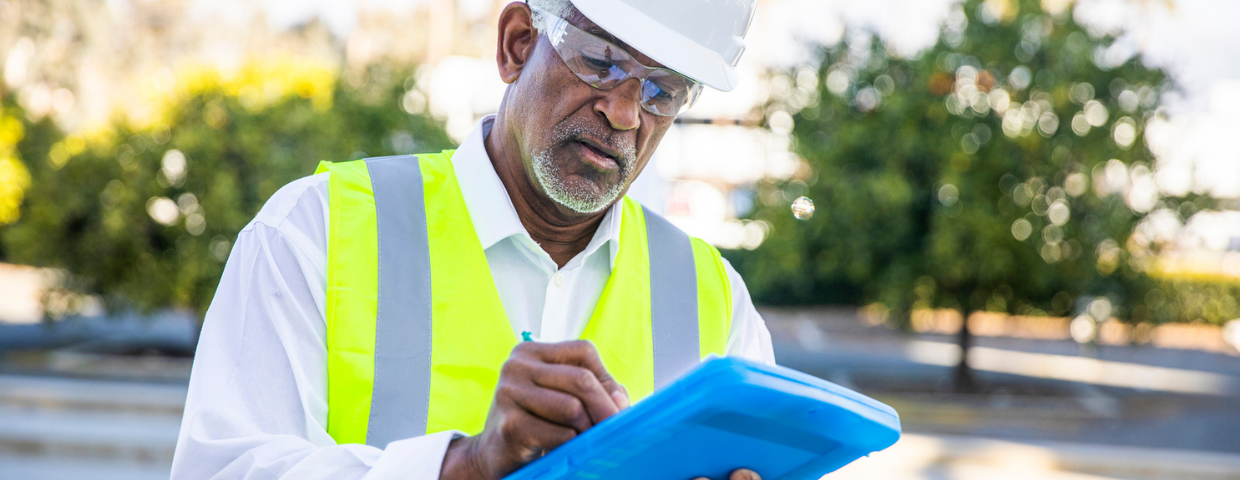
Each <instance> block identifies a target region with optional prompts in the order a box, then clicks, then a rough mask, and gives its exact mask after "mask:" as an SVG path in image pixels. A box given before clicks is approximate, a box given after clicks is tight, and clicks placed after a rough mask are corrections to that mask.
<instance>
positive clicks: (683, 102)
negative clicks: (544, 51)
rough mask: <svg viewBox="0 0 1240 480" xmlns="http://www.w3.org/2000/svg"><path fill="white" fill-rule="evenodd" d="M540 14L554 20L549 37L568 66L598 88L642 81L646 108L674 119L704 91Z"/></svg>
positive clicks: (600, 39) (570, 25)
mask: <svg viewBox="0 0 1240 480" xmlns="http://www.w3.org/2000/svg"><path fill="white" fill-rule="evenodd" d="M536 11H537V12H538V13H539V14H540V15H546V16H547V17H548V18H549V19H550V20H551V22H550V26H549V28H548V29H547V30H548V31H547V32H546V34H547V38H548V39H549V40H551V45H552V47H554V48H555V51H556V53H558V54H559V55H560V58H561V59H562V60H564V65H565V66H567V67H568V69H569V70H570V71H572V72H573V73H574V74H575V75H577V78H580V79H581V81H583V82H586V83H587V84H589V85H590V86H592V87H594V88H600V89H604V90H608V89H611V88H615V87H616V86H618V85H620V84H621V83H624V82H625V81H626V80H628V79H630V78H633V77H637V78H640V79H642V98H641V105H642V108H644V109H645V110H646V111H648V112H650V113H653V114H655V115H662V116H673V115H676V114H679V113H681V112H682V111H684V110H685V109H688V108H689V106H690V105H692V104H693V101H694V100H696V99H697V95H698V94H699V93H700V92H701V85H699V84H698V83H696V82H694V81H693V80H689V79H688V78H686V77H685V76H683V75H680V74H678V73H676V72H673V71H671V70H668V69H666V68H651V67H647V66H645V65H642V64H641V62H638V61H637V59H635V58H633V56H632V55H629V53H628V52H626V51H625V50H624V49H622V48H620V47H618V46H616V45H615V44H612V43H611V42H608V41H606V40H603V39H602V38H599V37H597V36H595V35H592V34H590V33H587V32H585V31H583V30H581V29H579V28H577V27H575V26H573V25H572V24H570V23H568V21H566V20H564V19H562V18H558V17H554V16H552V15H550V14H549V13H547V12H545V11H543V10H541V9H536Z"/></svg>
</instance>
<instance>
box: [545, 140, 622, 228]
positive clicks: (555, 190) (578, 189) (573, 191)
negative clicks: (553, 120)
mask: <svg viewBox="0 0 1240 480" xmlns="http://www.w3.org/2000/svg"><path fill="white" fill-rule="evenodd" d="M582 134H588V135H590V136H591V137H594V138H596V139H603V138H608V136H609V135H607V134H606V132H599V131H598V129H596V128H593V127H590V126H587V125H583V124H581V123H577V122H574V121H569V122H567V123H561V124H559V125H556V132H555V135H554V137H553V138H552V141H551V147H549V148H546V149H534V151H533V152H531V153H532V154H533V155H532V159H531V160H532V162H531V163H532V166H533V168H534V177H535V178H536V179H537V180H538V184H539V185H540V186H542V189H543V191H544V192H547V196H548V197H551V200H552V201H554V202H555V203H558V204H560V205H563V206H564V207H566V208H568V209H569V210H572V211H574V212H577V213H597V212H599V211H601V210H603V209H604V208H607V206H609V205H611V204H612V203H614V202H615V201H616V199H618V198H620V194H621V193H623V192H624V187H625V184H626V182H625V180H627V179H628V178H629V174H631V173H632V169H633V164H634V163H636V158H637V147H636V146H634V145H633V144H628V143H624V142H622V144H620V145H613V147H615V148H617V149H618V150H619V151H620V155H619V156H620V158H617V159H616V163H617V164H619V166H620V181H619V182H616V184H615V185H612V186H611V187H610V188H608V189H607V191H606V192H603V193H602V194H601V195H600V194H595V193H593V192H592V189H590V188H588V187H582V186H580V185H570V184H569V183H567V182H565V181H564V175H563V173H564V172H563V171H562V169H561V168H560V166H559V165H558V164H556V162H555V157H554V156H552V154H551V149H552V148H554V147H555V146H557V145H561V144H563V143H565V142H567V141H569V140H572V139H574V138H576V137H577V136H578V135H582Z"/></svg>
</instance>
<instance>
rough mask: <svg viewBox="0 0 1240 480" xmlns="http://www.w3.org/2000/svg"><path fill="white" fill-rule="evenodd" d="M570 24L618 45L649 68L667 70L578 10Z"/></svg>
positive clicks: (571, 18)
mask: <svg viewBox="0 0 1240 480" xmlns="http://www.w3.org/2000/svg"><path fill="white" fill-rule="evenodd" d="M569 23H572V24H573V26H576V27H577V28H580V29H581V30H582V31H584V32H586V33H589V34H590V35H594V36H596V37H599V38H601V39H603V40H607V41H608V42H611V43H614V44H616V46H618V47H620V48H623V49H624V51H626V52H628V53H629V55H632V56H633V57H634V58H636V59H637V60H638V61H640V62H641V63H642V64H643V65H646V66H647V67H653V68H667V67H665V66H664V65H663V64H662V63H659V62H657V61H655V59H653V58H650V57H649V56H647V55H646V54H644V53H642V52H641V51H639V50H637V49H636V48H633V47H632V46H630V45H629V44H627V43H624V41H623V40H620V39H619V38H616V36H615V35H612V34H611V32H608V31H607V30H605V29H603V27H600V26H598V24H597V23H594V22H593V21H591V20H590V19H589V18H586V16H585V15H584V14H582V13H581V12H580V11H578V10H577V9H576V8H574V9H573V14H572V15H571V16H570V18H569Z"/></svg>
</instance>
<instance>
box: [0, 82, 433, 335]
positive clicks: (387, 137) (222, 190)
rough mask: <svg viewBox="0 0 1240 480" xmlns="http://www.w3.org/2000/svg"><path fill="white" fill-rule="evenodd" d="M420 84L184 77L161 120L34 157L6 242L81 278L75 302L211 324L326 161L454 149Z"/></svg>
mask: <svg viewBox="0 0 1240 480" xmlns="http://www.w3.org/2000/svg"><path fill="white" fill-rule="evenodd" d="M410 72H411V71H410V70H409V69H405V70H394V69H392V68H389V67H386V66H382V65H376V66H371V67H369V68H368V69H366V70H364V71H357V72H352V73H350V74H348V75H343V76H341V75H338V74H337V72H336V71H335V70H334V69H332V68H330V67H327V66H322V65H316V64H306V63H304V62H295V61H287V60H285V61H280V60H277V61H265V62H253V63H250V64H248V65H247V66H245V67H243V68H242V69H240V71H239V72H238V73H237V74H235V75H234V76H232V77H229V78H223V77H221V76H220V74H219V73H218V72H215V71H213V70H194V71H187V72H183V73H182V74H180V75H179V76H178V79H177V85H178V87H179V88H178V91H177V93H176V94H175V95H173V96H172V97H171V98H167V99H163V100H162V101H161V102H156V106H157V107H158V108H157V109H156V110H157V111H158V112H159V114H158V115H156V116H155V118H154V119H153V120H146V121H138V120H133V119H129V118H124V117H118V118H117V120H115V121H113V122H112V123H111V124H110V125H108V126H107V127H106V128H105V129H103V130H102V131H96V132H88V133H82V134H74V135H70V136H68V137H66V138H64V139H63V140H61V141H59V142H56V143H54V144H52V145H51V146H50V147H49V148H48V149H47V150H46V151H45V152H43V153H42V154H41V155H38V156H34V157H28V159H27V166H28V168H29V171H30V177H31V182H30V186H29V188H28V189H26V191H25V201H24V203H23V205H22V209H21V219H20V220H19V221H17V222H16V223H14V224H12V225H10V226H8V227H5V228H4V229H3V230H0V234H2V235H3V244H4V248H5V250H4V253H5V257H6V260H7V261H10V262H17V263H25V264H31V265H37V266H44V267H54V268H58V269H63V270H64V271H67V272H70V273H71V275H70V277H69V281H68V282H67V283H66V285H64V286H63V287H64V288H66V289H68V290H69V291H71V292H76V293H89V294H98V295H101V296H102V297H103V298H104V300H105V304H106V305H107V306H108V308H109V309H114V310H115V309H138V310H145V311H149V310H153V309H159V308H183V309H189V310H192V311H194V312H197V313H198V314H199V315H201V314H202V313H203V312H205V310H206V307H207V305H208V304H209V303H210V300H211V297H212V295H213V294H214V292H215V287H216V284H217V282H218V281H219V277H220V274H221V273H222V271H223V265H224V263H223V262H224V260H225V259H226V258H227V255H228V252H229V249H230V246H231V242H232V241H233V239H234V238H235V237H236V235H237V233H238V232H239V231H240V230H241V228H242V227H244V226H245V224H246V223H247V222H249V221H250V219H251V218H252V217H253V216H254V215H255V214H256V213H257V212H258V209H259V208H260V207H261V206H262V204H263V203H264V202H265V201H266V200H267V198H268V197H270V196H271V195H272V194H273V193H275V191H276V190H277V189H278V188H279V187H281V186H282V185H284V184H285V183H287V182H289V181H291V180H294V179H296V178H298V177H302V176H305V175H308V174H310V173H312V172H313V171H314V168H315V165H316V164H317V163H318V162H319V161H320V160H333V161H342V160H349V159H356V158H361V157H364V156H376V155H389V154H398V153H416V152H422V151H436V150H439V149H441V148H445V147H448V146H449V145H450V140H449V139H448V137H447V135H446V134H445V133H444V130H443V128H442V125H441V124H440V123H439V122H438V121H436V120H434V119H433V118H431V117H430V116H429V115H428V114H426V113H425V112H424V111H423V108H424V104H425V101H424V100H423V99H422V98H421V97H420V94H419V93H418V92H417V91H416V90H413V88H414V84H413V80H412V77H411V76H410Z"/></svg>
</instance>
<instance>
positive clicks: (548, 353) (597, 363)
mask: <svg viewBox="0 0 1240 480" xmlns="http://www.w3.org/2000/svg"><path fill="white" fill-rule="evenodd" d="M542 346H543V347H545V348H541V349H539V350H538V351H537V352H538V353H539V354H540V355H541V358H542V359H543V361H545V362H548V363H564V364H569V365H577V366H579V367H582V368H585V369H587V370H590V371H591V372H594V376H595V377H597V378H598V381H599V384H601V385H602V386H603V388H604V389H606V390H607V393H612V392H616V391H623V392H624V393H625V396H626V398H627V396H628V392H627V391H625V390H624V386H622V385H620V382H618V381H616V379H615V377H612V376H611V373H608V372H607V367H605V366H603V360H602V359H601V358H599V355H598V349H596V348H594V344H593V343H591V342H590V341H589V340H575V341H571V342H561V343H545V344H542Z"/></svg>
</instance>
